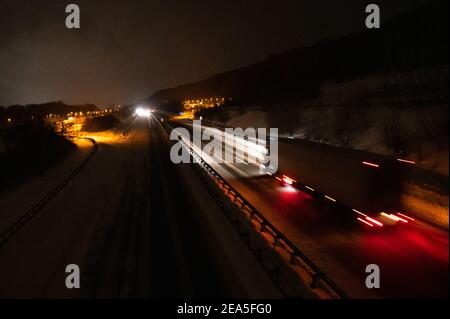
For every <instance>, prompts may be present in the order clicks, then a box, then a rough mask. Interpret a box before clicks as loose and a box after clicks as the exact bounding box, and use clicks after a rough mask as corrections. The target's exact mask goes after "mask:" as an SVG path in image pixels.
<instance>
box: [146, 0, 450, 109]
mask: <svg viewBox="0 0 450 319" xmlns="http://www.w3.org/2000/svg"><path fill="white" fill-rule="evenodd" d="M448 10H449V8H448V1H439V2H436V3H434V4H432V5H429V6H427V7H424V8H420V9H418V10H415V11H411V12H408V13H405V14H403V15H401V16H399V17H397V18H395V19H393V20H391V21H388V22H385V23H383V25H382V28H381V29H379V30H366V31H363V32H359V33H355V34H351V35H348V36H345V37H341V38H336V39H326V40H322V41H320V42H318V43H317V44H315V45H313V46H311V47H301V48H295V49H292V50H289V51H287V52H284V53H281V54H277V55H273V56H270V57H268V58H267V59H266V60H264V61H262V62H259V63H256V64H254V65H250V66H247V67H244V68H241V69H238V70H232V71H229V72H225V73H222V74H218V75H216V76H213V77H211V78H208V79H205V80H202V81H199V82H196V83H191V84H186V85H182V86H179V87H175V88H170V89H165V90H161V91H158V92H156V93H154V94H153V95H152V96H150V97H149V98H147V99H146V100H145V102H147V103H152V104H154V105H159V106H162V107H163V108H166V109H168V110H172V111H177V110H178V108H179V107H180V104H179V102H180V101H182V100H184V99H189V98H200V97H208V96H224V97H231V98H233V101H234V104H241V105H242V104H258V103H264V104H268V103H286V102H296V101H304V100H311V99H315V98H317V97H318V95H319V93H320V90H321V87H322V85H323V84H324V83H326V82H344V81H349V80H352V79H356V78H359V77H364V76H367V75H373V74H384V73H395V72H406V71H410V70H415V69H425V68H430V67H435V66H439V65H448V54H449V43H448V37H449V29H448Z"/></svg>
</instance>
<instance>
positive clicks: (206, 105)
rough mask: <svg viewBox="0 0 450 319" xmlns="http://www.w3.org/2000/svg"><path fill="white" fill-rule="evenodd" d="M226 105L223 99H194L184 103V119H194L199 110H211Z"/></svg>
mask: <svg viewBox="0 0 450 319" xmlns="http://www.w3.org/2000/svg"><path fill="white" fill-rule="evenodd" d="M224 103H225V98H223V97H207V98H201V99H192V100H185V101H183V107H184V113H183V117H187V118H193V117H194V115H195V112H196V111H197V110H202V109H211V108H214V107H219V106H222V105H223V104H224Z"/></svg>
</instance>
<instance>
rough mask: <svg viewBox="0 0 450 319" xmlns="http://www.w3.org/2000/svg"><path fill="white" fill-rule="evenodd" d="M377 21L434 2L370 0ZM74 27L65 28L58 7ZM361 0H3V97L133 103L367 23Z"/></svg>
mask: <svg viewBox="0 0 450 319" xmlns="http://www.w3.org/2000/svg"><path fill="white" fill-rule="evenodd" d="M374 2H376V3H378V4H379V5H380V6H381V10H382V17H383V18H384V19H386V18H389V17H392V16H395V15H397V14H399V13H401V12H403V11H405V10H407V9H410V8H412V7H413V6H417V5H421V4H424V3H429V2H433V1H432V0H429V1H427V0H415V1H414V0H385V1H374ZM69 3H76V4H78V5H79V6H80V9H81V29H79V30H75V29H72V30H69V29H66V27H65V19H66V15H67V14H66V13H65V7H66V5H67V4H69ZM367 3H371V2H370V1H364V0H353V1H352V0H345V1H336V0H312V1H306V0H289V1H288V0H277V1H264V0H248V1H232V0H228V1H214V0H209V1H204V0H191V1H180V0H179V1H172V0H161V1H152V0H147V1H143V0H142V1H132V0H130V1H111V0H110V1H103V0H73V1H61V0H39V1H35V0H0V105H4V106H7V105H10V104H26V103H39V102H46V101H52V100H63V101H64V102H66V103H72V104H75V103H87V102H91V103H95V104H98V105H100V106H104V105H105V104H112V103H114V104H124V103H131V102H134V101H137V100H139V99H142V98H144V97H147V96H149V95H150V94H151V93H152V92H154V91H156V90H159V89H162V88H166V87H171V86H176V85H179V84H184V83H186V82H192V81H197V80H200V79H203V78H205V77H208V76H211V75H214V74H215V73H220V72H223V71H227V70H230V69H234V68H237V67H241V66H244V65H247V64H251V63H255V62H258V61H260V60H262V59H264V58H265V57H267V56H268V55H270V54H272V53H278V52H282V51H284V50H287V49H290V48H294V47H298V46H301V45H311V44H313V43H315V42H316V41H318V40H320V39H321V38H324V37H336V36H339V35H342V34H347V33H350V32H354V31H358V30H360V29H362V27H363V26H364V19H365V13H364V8H365V5H366V4H367Z"/></svg>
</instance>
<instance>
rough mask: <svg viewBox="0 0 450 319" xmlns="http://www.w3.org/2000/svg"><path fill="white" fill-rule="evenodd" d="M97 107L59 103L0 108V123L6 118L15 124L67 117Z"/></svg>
mask: <svg viewBox="0 0 450 319" xmlns="http://www.w3.org/2000/svg"><path fill="white" fill-rule="evenodd" d="M95 110H97V107H96V106H95V105H92V104H83V105H68V104H65V103H63V102H61V101H55V102H48V103H42V104H27V105H11V106H9V107H0V122H3V121H4V120H5V119H7V118H12V119H13V120H14V121H15V122H23V121H26V120H28V119H30V118H31V116H33V117H36V118H43V117H45V116H46V115H49V114H54V115H63V116H65V115H67V114H68V113H70V112H87V111H95Z"/></svg>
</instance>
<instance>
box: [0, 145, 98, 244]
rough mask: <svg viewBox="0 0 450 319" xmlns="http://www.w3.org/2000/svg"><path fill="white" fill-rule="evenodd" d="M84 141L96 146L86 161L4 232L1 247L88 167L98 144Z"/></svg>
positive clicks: (1, 235)
mask: <svg viewBox="0 0 450 319" xmlns="http://www.w3.org/2000/svg"><path fill="white" fill-rule="evenodd" d="M83 139H86V140H89V141H90V142H91V143H92V144H93V145H94V146H93V147H92V149H91V150H90V152H89V154H88V156H87V157H86V158H85V159H84V161H83V162H82V163H81V164H80V165H79V166H78V167H77V168H76V169H75V170H74V171H73V172H72V173H71V174H70V175H69V176H67V177H66V178H65V179H64V180H63V181H62V182H61V183H59V184H58V185H57V186H56V187H55V188H53V189H52V190H51V191H50V192H48V193H47V194H46V195H45V196H44V197H43V198H41V200H39V201H38V202H37V203H36V204H34V205H33V206H32V207H31V208H30V209H29V210H28V211H27V212H26V213H25V214H23V215H22V216H21V217H20V218H19V219H17V220H16V221H15V222H14V223H12V224H11V225H10V226H9V227H8V228H7V229H6V230H5V231H4V232H2V233H1V234H0V247H3V245H5V244H6V243H7V242H8V241H9V240H10V239H11V238H12V237H13V236H14V235H15V234H16V233H17V232H18V231H19V230H20V229H21V228H22V227H23V226H24V225H25V224H26V223H28V222H29V221H30V220H31V219H33V218H34V217H35V216H36V215H37V214H38V213H39V212H40V211H41V210H42V208H44V206H45V205H47V204H48V202H50V200H52V199H53V198H54V197H55V196H56V195H57V194H58V193H59V192H61V191H62V190H63V188H64V187H66V186H67V184H69V182H70V181H71V180H73V179H74V178H75V176H77V175H78V174H79V173H80V171H81V170H82V169H83V168H84V167H85V166H86V164H87V163H88V162H89V160H90V159H91V158H92V156H93V155H94V154H95V152H96V151H97V147H98V145H97V142H96V141H95V140H94V139H92V138H88V137H84V138H83Z"/></svg>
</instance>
